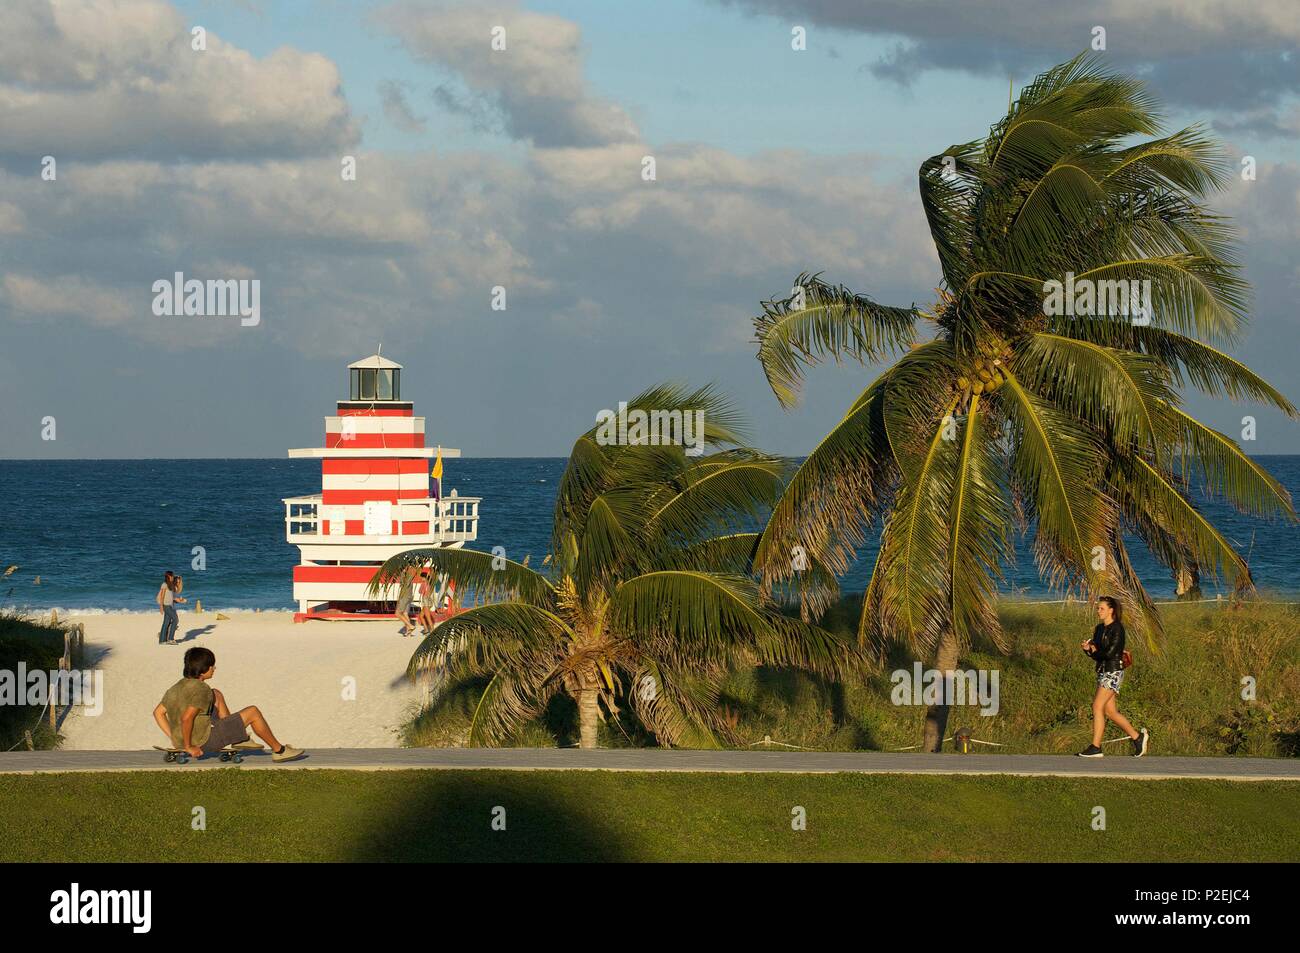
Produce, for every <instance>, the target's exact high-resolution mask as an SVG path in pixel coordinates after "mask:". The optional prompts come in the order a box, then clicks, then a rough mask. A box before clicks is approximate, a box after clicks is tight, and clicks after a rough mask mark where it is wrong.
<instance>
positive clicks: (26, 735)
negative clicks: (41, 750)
mask: <svg viewBox="0 0 1300 953" xmlns="http://www.w3.org/2000/svg"><path fill="white" fill-rule="evenodd" d="M23 741H25V742H27V750H28V751H35V750H36V742H34V741H32V732H31V729H27V730H25V731H24V732H23Z"/></svg>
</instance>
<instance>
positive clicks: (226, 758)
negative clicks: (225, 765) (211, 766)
mask: <svg viewBox="0 0 1300 953" xmlns="http://www.w3.org/2000/svg"><path fill="white" fill-rule="evenodd" d="M221 760H222V761H229V760H230V755H229V754H228V753H227V752H225V751H223V752H221Z"/></svg>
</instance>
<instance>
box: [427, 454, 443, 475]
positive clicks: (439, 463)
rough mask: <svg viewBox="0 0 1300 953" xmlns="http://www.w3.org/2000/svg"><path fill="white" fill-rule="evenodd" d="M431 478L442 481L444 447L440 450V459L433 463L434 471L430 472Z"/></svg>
mask: <svg viewBox="0 0 1300 953" xmlns="http://www.w3.org/2000/svg"><path fill="white" fill-rule="evenodd" d="M429 476H431V477H433V478H434V479H435V480H441V479H442V447H439V448H438V459H437V460H434V461H433V470H432V472H430V474H429Z"/></svg>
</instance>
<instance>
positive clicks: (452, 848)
mask: <svg viewBox="0 0 1300 953" xmlns="http://www.w3.org/2000/svg"><path fill="white" fill-rule="evenodd" d="M587 776H588V775H587V773H586V772H580V771H573V772H564V773H563V774H541V773H537V772H531V771H517V772H484V771H411V772H403V779H402V782H401V783H399V784H397V785H395V788H396V790H397V791H398V792H399V793H400V800H399V801H398V803H395V804H374V805H371V809H370V812H369V815H368V817H369V822H368V823H362V824H359V825H356V827H355V828H354V830H353V837H352V838H351V841H350V843H346V844H344V845H342V851H341V853H342V855H343V858H342V859H344V860H351V861H368V862H374V861H382V862H388V863H412V862H415V863H428V862H443V863H446V862H456V861H459V862H467V863H484V862H489V863H491V862H512V863H520V862H525V863H526V862H557V861H558V862H566V861H627V860H634V859H635V858H634V857H632V856H631V855H630V853H629V851H628V849H627V848H626V846H625V845H624V844H623V842H622V839H621V838H620V836H619V835H618V833H617V832H616V831H615V830H614V829H613V828H612V827H611V826H610V825H609V824H607V823H606V822H605V821H604V820H603V819H601V818H600V817H598V816H597V815H596V813H595V812H594V811H591V810H584V809H583V807H582V804H583V803H584V798H583V787H584V783H583V781H584V778H585V777H587ZM494 820H495V821H496V822H497V823H496V825H495V827H494V823H493V822H494ZM502 821H504V830H500V829H496V828H497V827H500V826H501V823H502Z"/></svg>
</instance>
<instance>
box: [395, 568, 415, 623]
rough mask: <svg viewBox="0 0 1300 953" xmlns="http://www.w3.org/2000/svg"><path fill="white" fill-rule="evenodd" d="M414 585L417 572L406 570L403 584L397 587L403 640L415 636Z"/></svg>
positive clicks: (398, 615) (398, 612)
mask: <svg viewBox="0 0 1300 953" xmlns="http://www.w3.org/2000/svg"><path fill="white" fill-rule="evenodd" d="M414 583H415V570H414V569H406V570H404V571H403V572H402V579H401V582H400V583H399V584H398V587H397V617H398V618H399V619H401V620H402V637H403V638H406V637H407V636H411V635H414V634H415V626H414V625H412V624H411V600H412V596H413V587H414Z"/></svg>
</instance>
